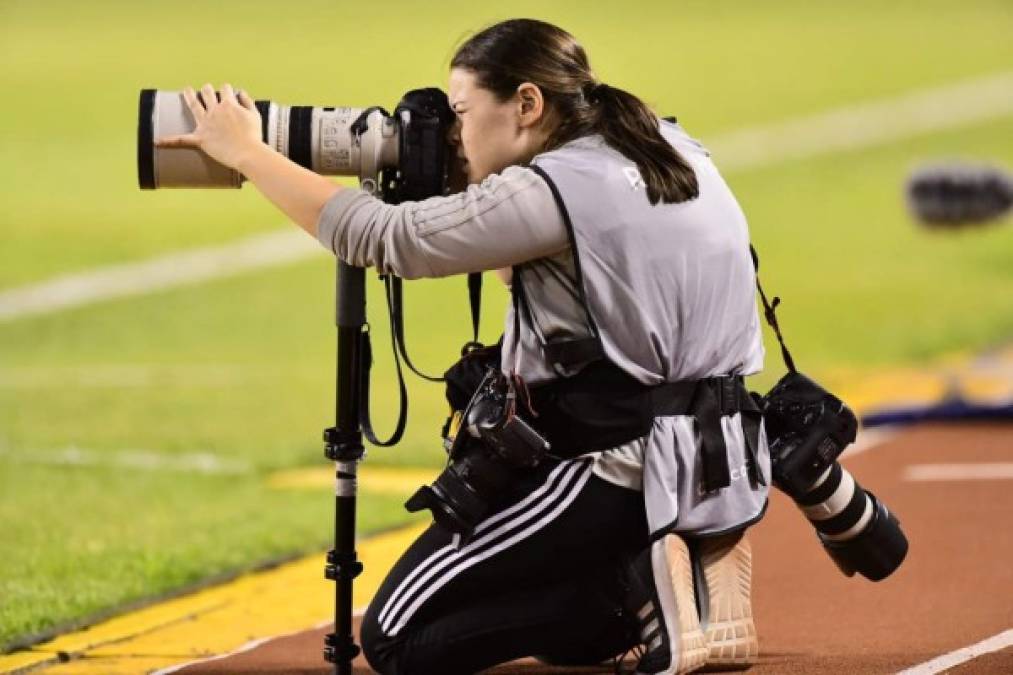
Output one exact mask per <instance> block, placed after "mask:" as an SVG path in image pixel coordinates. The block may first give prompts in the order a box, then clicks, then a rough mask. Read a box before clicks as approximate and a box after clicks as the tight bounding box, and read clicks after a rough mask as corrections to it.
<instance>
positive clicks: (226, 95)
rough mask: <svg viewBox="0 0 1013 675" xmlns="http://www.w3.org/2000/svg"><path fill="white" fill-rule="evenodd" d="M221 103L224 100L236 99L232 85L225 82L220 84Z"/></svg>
mask: <svg viewBox="0 0 1013 675" xmlns="http://www.w3.org/2000/svg"><path fill="white" fill-rule="evenodd" d="M221 91H222V103H224V102H225V101H235V102H237V103H238V101H236V92H235V91H233V90H232V85H231V84H229V83H228V82H226V83H225V84H223V85H222V89H221Z"/></svg>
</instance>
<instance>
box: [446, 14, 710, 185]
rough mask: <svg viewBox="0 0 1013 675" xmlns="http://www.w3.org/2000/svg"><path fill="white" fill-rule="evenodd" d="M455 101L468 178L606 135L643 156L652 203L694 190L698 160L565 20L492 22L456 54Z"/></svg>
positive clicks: (634, 157) (633, 155)
mask: <svg viewBox="0 0 1013 675" xmlns="http://www.w3.org/2000/svg"><path fill="white" fill-rule="evenodd" d="M450 68H451V70H450V86H449V92H450V103H451V105H452V106H453V107H454V109H455V111H456V112H457V113H458V125H457V127H456V129H455V136H456V140H457V142H458V143H459V154H463V156H464V158H465V159H466V160H467V161H468V166H467V172H468V178H469V180H470V181H471V182H478V181H480V180H482V179H483V178H485V177H486V176H488V175H489V174H492V173H498V172H500V171H502V170H503V169H505V168H506V167H507V166H510V165H511V164H524V163H526V162H527V161H528V160H530V159H531V158H532V157H533V156H534V155H536V154H538V153H539V152H543V151H546V150H551V149H553V148H555V147H558V146H560V145H562V144H563V143H566V142H567V141H570V140H573V139H575V138H579V137H580V136H585V135H587V134H592V133H599V134H601V135H602V136H603V137H604V139H605V141H606V142H607V143H608V144H609V145H610V146H612V147H613V148H615V149H616V150H618V151H619V152H621V153H622V154H623V155H625V156H626V157H627V158H629V159H630V160H631V161H633V162H634V163H636V164H637V166H638V168H639V169H640V173H641V175H642V176H643V178H644V182H645V183H646V184H647V194H648V198H649V199H650V201H651V203H652V204H653V203H656V202H657V201H658V200H659V199H660V200H662V201H665V202H681V201H685V200H687V199H692V198H694V197H696V196H697V194H698V190H697V182H696V176H695V175H694V173H693V170H692V168H691V167H690V166H689V164H688V163H686V161H685V160H684V159H683V158H682V157H681V156H679V154H678V153H677V152H676V151H675V149H674V148H672V146H671V145H670V144H669V143H668V142H667V141H665V139H664V138H662V136H661V133H660V132H659V130H658V119H657V117H656V116H655V115H654V113H653V112H652V111H651V110H650V109H649V108H648V107H647V106H646V105H645V104H644V103H643V102H642V101H640V99H638V98H637V97H635V96H633V95H632V94H629V93H627V92H625V91H622V90H621V89H616V88H615V87H610V86H607V85H604V84H602V83H600V82H599V81H598V80H597V78H596V77H595V75H594V72H593V71H592V70H591V66H590V64H589V62H588V59H587V54H586V53H585V52H584V48H583V47H581V46H580V44H579V43H578V42H577V41H576V39H574V37H573V36H572V35H570V34H569V33H567V32H566V31H564V30H563V29H561V28H558V27H556V26H553V25H552V24H549V23H545V22H544V21H537V20H535V19H511V20H509V21H503V22H501V23H498V24H495V25H493V26H490V27H489V28H486V29H485V30H483V31H481V32H479V33H478V34H476V35H474V36H473V37H471V38H470V39H469V40H468V41H467V42H465V43H464V44H463V45H461V47H460V48H459V49H458V50H457V53H456V54H455V55H454V57H453V59H451V62H450Z"/></svg>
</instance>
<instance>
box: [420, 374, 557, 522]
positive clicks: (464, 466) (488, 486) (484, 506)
mask: <svg viewBox="0 0 1013 675" xmlns="http://www.w3.org/2000/svg"><path fill="white" fill-rule="evenodd" d="M457 420H458V423H457V424H456V425H455V426H456V427H457V428H456V429H453V430H451V431H450V433H451V434H452V441H451V443H450V448H449V454H450V457H449V461H448V463H447V467H446V468H445V469H444V470H443V472H442V473H441V474H440V475H439V476H438V477H437V478H436V480H435V481H433V483H432V485H424V486H422V487H421V488H419V489H418V490H417V491H416V492H415V494H414V495H412V496H411V498H410V499H409V500H408V501H407V502H406V503H405V507H406V508H407V509H408V510H409V511H413V512H414V511H421V510H422V509H429V510H430V511H432V513H433V519H434V520H435V521H436V523H437V524H438V525H440V526H441V527H443V528H444V529H446V530H448V531H450V532H454V533H456V534H460V535H461V536H462V537H463V538H464V539H468V538H469V537H470V536H471V535H472V533H473V532H474V529H475V526H476V525H478V523H479V522H481V521H482V519H483V518H485V516H486V515H487V514H488V513H489V512H490V511H491V510H492V508H494V507H495V505H496V504H497V503H498V502H499V501H500V499H501V498H502V497H503V496H504V495H505V494H507V491H508V489H509V487H510V485H511V484H513V483H514V482H515V481H516V480H517V478H518V477H519V476H520V475H522V474H523V473H526V472H528V471H530V470H531V469H532V468H534V467H536V466H538V465H539V464H540V463H541V462H542V460H543V459H544V458H545V456H546V455H547V454H548V451H549V442H548V441H546V440H545V438H544V437H543V436H542V435H541V434H539V433H538V432H537V431H535V430H534V429H533V428H532V427H531V425H529V424H528V423H527V422H526V421H525V420H524V419H522V418H521V417H520V415H518V414H517V412H516V397H515V393H514V389H513V387H512V386H511V385H510V383H509V382H508V381H507V380H506V378H504V377H503V375H502V374H500V373H499V372H498V370H497V369H496V368H489V369H488V371H486V374H485V377H484V379H483V380H482V381H481V383H480V384H479V386H478V389H477V390H476V391H475V394H474V395H473V396H472V398H471V400H470V401H469V403H468V405H467V407H466V408H465V410H464V412H463V413H461V414H460V415H459V417H458V418H457Z"/></svg>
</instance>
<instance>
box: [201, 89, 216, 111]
mask: <svg viewBox="0 0 1013 675" xmlns="http://www.w3.org/2000/svg"><path fill="white" fill-rule="evenodd" d="M200 93H201V98H202V99H203V101H204V108H205V109H206V110H207V111H208V113H211V111H213V110H214V109H215V108H217V107H218V95H217V94H215V88H214V87H212V86H211V85H210V84H205V85H204V86H203V87H201V88H200Z"/></svg>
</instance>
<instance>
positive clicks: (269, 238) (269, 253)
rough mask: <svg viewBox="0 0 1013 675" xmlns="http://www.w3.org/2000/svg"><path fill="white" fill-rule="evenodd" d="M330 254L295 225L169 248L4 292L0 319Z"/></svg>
mask: <svg viewBox="0 0 1013 675" xmlns="http://www.w3.org/2000/svg"><path fill="white" fill-rule="evenodd" d="M324 253H326V251H325V250H324V248H323V247H322V246H320V244H319V243H317V242H316V241H315V240H314V239H313V238H312V237H310V236H308V235H307V234H306V233H305V232H303V231H301V230H296V229H291V228H290V229H285V230H277V231H274V232H269V233H267V234H258V235H256V236H252V237H247V238H245V239H240V240H239V241H233V242H230V243H228V244H222V245H220V246H209V247H205V248H197V249H191V250H188V251H182V252H179V253H170V254H168V255H163V256H159V257H157V258H151V259H149V260H144V261H141V262H135V263H125V264H122V265H110V266H108V267H101V268H99V269H95V270H91V271H88V272H81V273H79V274H68V275H66V276H61V277H56V278H55V279H51V280H49V281H44V282H42V283H38V284H32V285H29V286H22V287H20V288H14V289H11V290H8V291H3V292H0V323H2V322H4V321H10V320H12V319H20V318H22V317H26V316H33V315H38V314H48V313H51V312H56V311H59V310H61V309H70V308H72V307H78V306H81V305H88V304H91V303H94V302H100V301H103V300H112V299H115V298H124V297H129V296H134V295H143V294H145V293H151V292H152V291H158V290H162V289H166V288H175V287H177V286H184V285H188V284H196V283H200V282H202V281H207V280H210V279H220V278H223V277H230V276H235V275H238V274H242V273H243V272H247V271H250V270H256V269H261V268H264V267H272V266H275V265H284V264H286V263H290V262H295V261H298V260H304V259H306V258H309V257H312V256H314V255H321V254H324Z"/></svg>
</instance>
